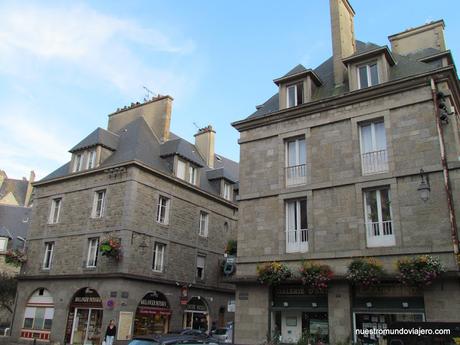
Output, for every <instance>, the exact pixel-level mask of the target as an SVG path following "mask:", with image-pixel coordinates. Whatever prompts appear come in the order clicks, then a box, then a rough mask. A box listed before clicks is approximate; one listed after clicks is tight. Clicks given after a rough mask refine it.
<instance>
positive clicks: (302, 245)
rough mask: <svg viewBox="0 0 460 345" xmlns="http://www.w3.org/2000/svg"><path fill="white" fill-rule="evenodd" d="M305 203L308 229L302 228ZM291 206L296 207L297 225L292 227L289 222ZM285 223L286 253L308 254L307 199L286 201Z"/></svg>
mask: <svg viewBox="0 0 460 345" xmlns="http://www.w3.org/2000/svg"><path fill="white" fill-rule="evenodd" d="M302 201H305V210H304V212H305V216H306V217H307V227H306V228H305V229H302V227H301V218H302V217H301V216H300V215H301V213H302V209H301V202H302ZM289 205H294V207H295V224H293V225H294V227H292V226H291V224H290V221H289ZM285 210H286V214H285V222H286V253H298V252H300V253H305V252H308V200H307V198H302V199H296V200H286V202H285Z"/></svg>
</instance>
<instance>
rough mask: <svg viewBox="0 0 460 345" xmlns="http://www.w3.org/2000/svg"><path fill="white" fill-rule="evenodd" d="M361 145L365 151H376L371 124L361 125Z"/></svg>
mask: <svg viewBox="0 0 460 345" xmlns="http://www.w3.org/2000/svg"><path fill="white" fill-rule="evenodd" d="M361 147H362V150H363V153H367V152H372V151H374V148H373V145H372V129H371V125H370V124H369V125H364V126H361Z"/></svg>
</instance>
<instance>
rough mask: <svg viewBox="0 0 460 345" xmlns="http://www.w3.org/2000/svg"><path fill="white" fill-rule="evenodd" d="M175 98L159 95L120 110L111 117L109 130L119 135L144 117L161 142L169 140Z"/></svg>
mask: <svg viewBox="0 0 460 345" xmlns="http://www.w3.org/2000/svg"><path fill="white" fill-rule="evenodd" d="M172 103H173V98H172V97H171V96H162V95H158V96H157V97H153V98H152V99H151V100H148V101H146V102H144V103H139V102H137V103H131V106H129V107H124V108H122V109H118V110H117V111H116V112H115V113H113V114H110V115H109V124H108V126H107V129H108V130H109V131H111V132H114V133H117V132H118V131H119V130H120V129H122V128H123V127H125V126H126V125H127V124H128V123H130V122H132V121H134V120H136V119H137V118H139V117H143V118H144V120H145V122H147V124H148V125H149V127H150V128H151V129H152V131H153V133H155V135H156V137H157V138H158V140H160V142H165V141H167V140H169V126H170V123H171V112H172Z"/></svg>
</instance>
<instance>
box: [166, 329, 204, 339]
mask: <svg viewBox="0 0 460 345" xmlns="http://www.w3.org/2000/svg"><path fill="white" fill-rule="evenodd" d="M168 334H177V335H191V336H194V337H197V338H199V339H207V338H208V337H209V336H208V334H207V333H206V331H204V330H201V329H190V328H184V329H179V330H175V331H170V332H169V333H168Z"/></svg>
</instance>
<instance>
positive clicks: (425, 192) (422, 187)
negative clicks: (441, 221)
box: [417, 169, 431, 202]
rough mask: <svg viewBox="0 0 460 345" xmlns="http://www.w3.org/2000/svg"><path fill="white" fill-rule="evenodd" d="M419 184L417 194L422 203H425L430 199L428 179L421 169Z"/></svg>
mask: <svg viewBox="0 0 460 345" xmlns="http://www.w3.org/2000/svg"><path fill="white" fill-rule="evenodd" d="M420 179H421V181H420V184H419V185H418V188H417V190H418V192H419V194H420V199H422V200H423V202H426V201H427V200H428V198H429V197H430V191H431V188H430V179H429V177H428V175H426V174H425V171H423V169H420Z"/></svg>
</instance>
